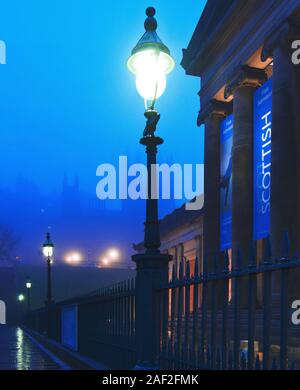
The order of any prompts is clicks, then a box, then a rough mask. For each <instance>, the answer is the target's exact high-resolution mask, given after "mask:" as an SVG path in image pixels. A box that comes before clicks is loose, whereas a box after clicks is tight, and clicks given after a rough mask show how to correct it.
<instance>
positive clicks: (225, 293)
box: [222, 250, 229, 370]
mask: <svg viewBox="0 0 300 390" xmlns="http://www.w3.org/2000/svg"><path fill="white" fill-rule="evenodd" d="M223 273H224V280H223V308H222V369H223V370H226V369H227V337H228V335H227V321H228V287H229V280H228V278H227V276H228V275H229V257H228V251H227V250H226V252H225V255H224V271H223Z"/></svg>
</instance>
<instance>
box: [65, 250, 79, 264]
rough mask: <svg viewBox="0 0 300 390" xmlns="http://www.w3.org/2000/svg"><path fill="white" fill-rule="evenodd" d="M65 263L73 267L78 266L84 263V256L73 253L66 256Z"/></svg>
mask: <svg viewBox="0 0 300 390" xmlns="http://www.w3.org/2000/svg"><path fill="white" fill-rule="evenodd" d="M65 261H66V262H67V263H68V264H71V265H77V264H79V263H81V261H82V255H81V253H79V252H71V253H68V254H67V255H66V256H65Z"/></svg>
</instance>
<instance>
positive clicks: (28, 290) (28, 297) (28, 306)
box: [27, 288, 31, 313]
mask: <svg viewBox="0 0 300 390" xmlns="http://www.w3.org/2000/svg"><path fill="white" fill-rule="evenodd" d="M30 298H31V296H30V288H27V312H28V313H29V312H30V308H31V303H30Z"/></svg>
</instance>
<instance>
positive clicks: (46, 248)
mask: <svg viewBox="0 0 300 390" xmlns="http://www.w3.org/2000/svg"><path fill="white" fill-rule="evenodd" d="M53 250H54V245H53V243H52V242H51V239H50V233H47V236H46V241H45V243H44V244H43V255H44V256H45V257H46V258H49V257H52V256H53Z"/></svg>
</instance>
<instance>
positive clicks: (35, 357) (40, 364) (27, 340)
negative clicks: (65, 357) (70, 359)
mask: <svg viewBox="0 0 300 390" xmlns="http://www.w3.org/2000/svg"><path fill="white" fill-rule="evenodd" d="M54 359H55V358H53V357H52V356H51V355H48V354H47V353H46V352H45V351H44V350H42V349H41V348H40V347H39V344H37V343H36V342H35V341H34V340H33V339H31V337H29V336H28V335H27V334H26V333H25V332H24V331H23V330H22V329H21V328H18V327H10V326H7V325H0V370H60V369H62V367H61V366H60V365H59V362H57V361H55V360H54Z"/></svg>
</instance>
